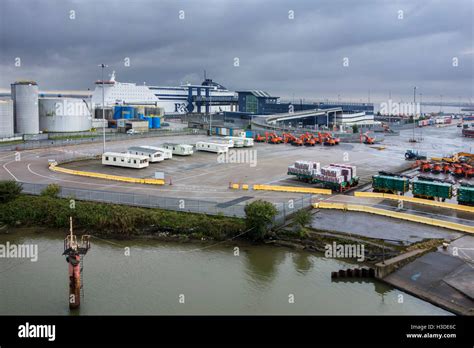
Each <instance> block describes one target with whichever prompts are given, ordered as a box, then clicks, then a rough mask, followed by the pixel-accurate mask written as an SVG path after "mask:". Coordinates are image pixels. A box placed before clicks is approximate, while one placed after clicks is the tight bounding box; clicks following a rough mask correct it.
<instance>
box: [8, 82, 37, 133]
mask: <svg viewBox="0 0 474 348" xmlns="http://www.w3.org/2000/svg"><path fill="white" fill-rule="evenodd" d="M11 87H12V99H13V114H14V124H15V132H16V133H20V134H38V133H39V115H38V112H39V111H38V85H37V83H36V82H34V81H18V82H15V83H13V84H12V85H11Z"/></svg>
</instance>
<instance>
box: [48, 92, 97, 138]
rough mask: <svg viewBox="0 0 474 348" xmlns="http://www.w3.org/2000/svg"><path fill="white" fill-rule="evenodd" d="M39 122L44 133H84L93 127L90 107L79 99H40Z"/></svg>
mask: <svg viewBox="0 0 474 348" xmlns="http://www.w3.org/2000/svg"><path fill="white" fill-rule="evenodd" d="M39 120H40V130H42V131H43V132H83V131H88V130H90V129H91V127H92V117H91V114H90V111H89V107H88V105H87V104H86V102H85V101H84V100H82V99H79V98H40V99H39Z"/></svg>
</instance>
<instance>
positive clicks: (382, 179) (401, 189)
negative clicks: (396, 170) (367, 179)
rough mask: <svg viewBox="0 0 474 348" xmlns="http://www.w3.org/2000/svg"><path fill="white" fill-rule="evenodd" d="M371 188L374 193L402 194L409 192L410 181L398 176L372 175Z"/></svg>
mask: <svg viewBox="0 0 474 348" xmlns="http://www.w3.org/2000/svg"><path fill="white" fill-rule="evenodd" d="M372 188H373V191H374V192H385V193H393V194H397V193H401V194H404V193H405V192H408V191H409V190H410V180H409V179H407V178H402V177H400V176H388V175H374V176H372Z"/></svg>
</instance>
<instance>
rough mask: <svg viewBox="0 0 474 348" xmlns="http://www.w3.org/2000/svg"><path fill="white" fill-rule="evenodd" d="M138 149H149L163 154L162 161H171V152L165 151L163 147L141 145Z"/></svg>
mask: <svg viewBox="0 0 474 348" xmlns="http://www.w3.org/2000/svg"><path fill="white" fill-rule="evenodd" d="M140 147H143V148H145V149H151V150H156V151H160V152H162V153H163V158H164V159H171V158H173V151H171V150H168V149H165V148H164V147H157V146H149V145H143V146H140Z"/></svg>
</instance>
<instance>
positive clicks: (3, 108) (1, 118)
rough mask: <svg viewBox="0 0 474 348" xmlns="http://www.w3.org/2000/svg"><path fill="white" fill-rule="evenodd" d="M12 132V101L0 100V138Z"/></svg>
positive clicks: (9, 135) (8, 135)
mask: <svg viewBox="0 0 474 348" xmlns="http://www.w3.org/2000/svg"><path fill="white" fill-rule="evenodd" d="M13 133H14V129H13V101H12V100H0V138H6V137H11V136H12V135H13Z"/></svg>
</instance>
